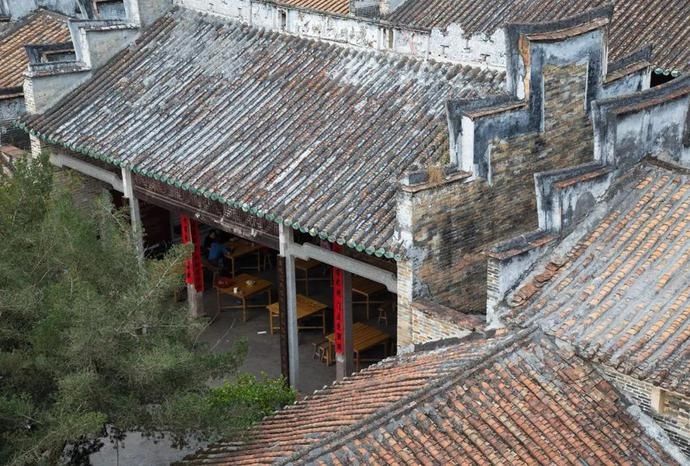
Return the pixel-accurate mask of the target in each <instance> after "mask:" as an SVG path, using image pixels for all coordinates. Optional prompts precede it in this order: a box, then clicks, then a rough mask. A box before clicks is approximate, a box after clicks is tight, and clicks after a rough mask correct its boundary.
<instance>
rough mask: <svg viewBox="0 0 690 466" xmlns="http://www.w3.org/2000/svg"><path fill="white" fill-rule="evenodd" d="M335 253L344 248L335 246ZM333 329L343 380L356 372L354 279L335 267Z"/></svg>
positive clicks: (338, 375) (339, 370)
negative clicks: (353, 323)
mask: <svg viewBox="0 0 690 466" xmlns="http://www.w3.org/2000/svg"><path fill="white" fill-rule="evenodd" d="M332 250H333V252H337V253H341V252H342V246H340V245H338V244H333V246H332ZM333 327H334V330H333V332H334V337H335V338H334V340H335V341H334V343H335V363H336V368H335V373H336V378H337V379H338V380H341V379H342V378H343V377H347V376H349V375H350V374H352V372H353V371H354V361H353V360H352V356H353V350H352V277H351V274H350V273H349V272H346V271H344V270H342V269H339V268H337V267H333Z"/></svg>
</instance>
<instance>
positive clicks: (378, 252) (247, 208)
mask: <svg viewBox="0 0 690 466" xmlns="http://www.w3.org/2000/svg"><path fill="white" fill-rule="evenodd" d="M14 125H15V126H16V127H18V128H20V129H21V130H23V131H24V132H26V133H29V134H30V135H32V136H35V137H37V138H39V139H42V140H44V141H46V142H47V143H49V144H54V145H57V146H62V147H64V148H66V149H69V150H71V151H73V152H77V153H78V154H82V155H85V156H87V157H89V158H92V159H97V160H102V161H104V162H107V163H109V164H111V165H115V166H116V167H118V168H123V167H124V168H127V169H129V170H131V171H132V172H134V173H137V174H139V175H142V176H146V177H148V178H153V179H154V180H156V181H160V182H162V183H165V184H167V185H169V186H172V187H175V188H177V189H181V190H183V191H187V192H190V193H192V194H195V195H197V196H203V197H205V198H207V199H211V200H213V201H217V202H220V203H222V204H225V205H228V206H230V207H233V208H236V209H241V210H242V211H243V212H248V213H249V214H251V215H253V216H255V217H258V218H264V219H266V220H268V221H270V222H275V223H277V224H278V225H281V224H282V225H285V226H288V227H290V228H292V229H293V230H296V231H300V232H302V233H309V234H310V235H311V236H313V237H316V236H318V237H319V238H321V239H322V240H326V241H328V242H329V243H335V244H339V245H343V244H346V245H347V246H348V247H349V248H351V249H354V250H356V251H358V252H365V253H366V254H368V255H370V256H371V255H373V256H376V257H385V258H386V259H394V260H395V261H398V262H399V261H401V260H402V258H403V257H402V255H400V254H395V253H394V252H393V251H389V250H386V249H385V248H378V249H377V248H375V247H374V246H367V245H364V244H361V243H357V242H355V241H353V240H352V239H346V238H343V237H335V236H333V235H330V234H328V232H326V231H321V230H319V229H317V228H315V227H311V228H310V227H306V226H303V225H301V224H300V223H299V222H298V221H296V220H292V219H289V218H283V217H282V216H280V215H276V214H274V213H272V212H268V211H265V210H262V209H260V208H258V207H256V206H253V205H251V204H248V203H244V202H241V201H238V200H235V199H227V198H224V197H223V196H221V195H219V194H217V193H213V192H210V191H205V190H204V189H199V188H194V187H192V186H191V185H189V184H188V183H185V182H183V181H181V180H178V179H175V178H171V177H168V176H166V175H164V174H161V173H157V172H151V171H149V170H147V169H145V168H141V167H138V166H136V165H131V166H127V165H126V164H124V163H123V162H122V161H120V160H116V159H114V158H112V157H110V156H107V155H104V154H101V153H99V152H96V151H93V150H91V149H88V148H84V147H80V146H77V145H76V144H68V143H64V142H62V141H60V140H58V139H55V138H54V137H52V136H49V135H46V134H42V133H41V132H40V131H36V130H34V129H32V128H29V126H28V125H27V124H26V123H24V122H23V121H15V122H14Z"/></svg>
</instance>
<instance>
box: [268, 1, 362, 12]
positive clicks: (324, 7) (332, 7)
mask: <svg viewBox="0 0 690 466" xmlns="http://www.w3.org/2000/svg"><path fill="white" fill-rule="evenodd" d="M278 3H280V4H283V5H288V6H297V7H300V8H309V9H311V10H317V11H325V12H328V13H337V14H339V15H346V14H348V13H349V12H350V0H279V2H278Z"/></svg>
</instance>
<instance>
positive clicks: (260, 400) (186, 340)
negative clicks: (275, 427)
mask: <svg viewBox="0 0 690 466" xmlns="http://www.w3.org/2000/svg"><path fill="white" fill-rule="evenodd" d="M64 185H65V183H55V185H54V183H53V172H52V167H51V166H50V164H49V162H48V161H47V159H46V158H45V157H42V158H40V159H37V160H35V161H29V162H24V163H22V162H20V163H18V165H17V169H16V171H15V173H14V175H13V176H12V178H6V177H5V178H0V321H1V322H2V325H1V326H0V463H2V464H5V463H9V464H56V463H57V462H58V461H59V459H60V458H61V456H62V455H64V451H65V447H66V446H68V445H71V446H72V448H71V449H70V451H71V452H72V454H73V459H75V458H77V457H78V454H77V453H76V452H78V451H80V448H79V447H80V446H83V445H88V444H89V442H91V441H93V440H94V439H97V438H98V437H99V436H101V435H103V432H104V431H105V426H112V427H113V429H110V431H113V432H124V431H128V430H140V431H144V432H149V433H153V432H160V431H166V432H171V433H172V434H173V435H174V436H175V437H176V439H177V440H178V441H180V440H182V439H184V438H185V437H186V436H188V435H189V434H190V433H194V434H196V435H200V436H202V437H204V438H208V437H209V436H220V435H223V436H228V435H238V434H239V433H240V432H242V431H243V429H245V428H246V427H247V426H248V425H249V424H250V423H251V422H254V421H255V420H257V419H258V418H260V417H261V416H263V415H265V414H268V412H270V411H271V410H273V409H275V408H277V407H279V406H281V405H282V404H285V403H287V402H289V401H291V400H292V399H293V394H292V392H291V391H290V390H288V389H286V388H285V386H284V384H283V383H282V381H270V380H256V379H253V378H247V377H240V378H239V379H236V380H235V381H234V382H232V383H228V384H226V385H225V386H223V387H220V388H216V389H210V388H209V387H208V384H209V381H211V380H213V379H215V378H219V377H228V376H229V375H230V376H232V375H234V374H236V372H237V368H238V366H239V365H240V363H241V361H242V357H243V355H244V353H245V350H246V348H245V346H244V345H243V344H242V343H238V345H237V347H236V348H235V349H234V350H233V351H230V352H226V353H217V352H215V353H214V352H211V351H210V350H209V349H208V348H207V347H205V346H204V345H202V344H201V343H200V342H199V335H200V332H201V331H202V330H203V328H204V326H205V325H206V322H204V321H201V320H198V319H192V318H191V317H189V313H188V312H187V311H186V309H185V307H184V306H182V305H179V304H176V303H175V302H174V300H173V299H172V295H173V290H175V289H176V288H178V287H179V286H180V285H181V280H182V274H181V270H182V262H183V260H184V257H185V255H186V254H187V253H188V251H186V250H185V249H184V248H183V247H178V248H175V249H173V250H172V251H171V252H170V253H168V254H167V255H166V256H165V257H164V258H163V259H161V260H145V261H140V260H139V259H138V257H137V255H136V249H135V246H134V242H133V238H132V234H131V230H130V227H129V222H128V220H127V217H126V215H125V214H124V213H123V212H120V211H117V210H114V209H113V207H112V204H111V202H110V199H108V198H107V197H103V198H101V199H99V200H98V201H96V202H92V203H89V204H88V205H87V206H86V207H87V208H86V209H85V208H84V206H83V205H77V202H76V200H75V198H74V196H73V192H74V191H73V190H70V189H67V188H64ZM75 461H76V459H75Z"/></svg>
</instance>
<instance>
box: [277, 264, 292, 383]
mask: <svg viewBox="0 0 690 466" xmlns="http://www.w3.org/2000/svg"><path fill="white" fill-rule="evenodd" d="M278 318H279V320H280V373H281V375H282V376H283V377H284V378H285V380H287V381H289V380H290V359H289V357H288V352H289V351H288V334H287V327H288V317H287V278H286V276H285V257H283V256H278Z"/></svg>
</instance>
